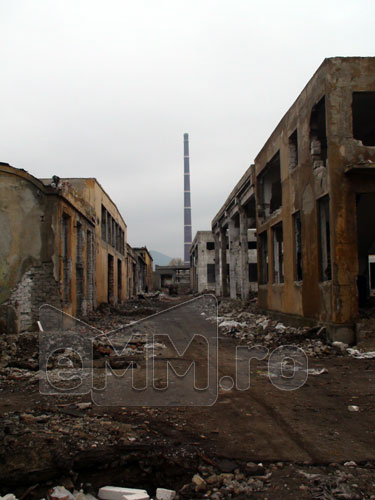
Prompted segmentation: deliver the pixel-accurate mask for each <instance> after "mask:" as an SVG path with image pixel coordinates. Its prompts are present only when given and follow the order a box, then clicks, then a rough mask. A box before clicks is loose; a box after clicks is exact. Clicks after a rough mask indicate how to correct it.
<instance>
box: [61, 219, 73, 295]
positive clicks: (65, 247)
mask: <svg viewBox="0 0 375 500" xmlns="http://www.w3.org/2000/svg"><path fill="white" fill-rule="evenodd" d="M70 240H71V235H70V217H69V215H67V214H63V217H62V265H63V299H64V302H65V303H69V302H70V300H71V280H72V260H71V250H70Z"/></svg>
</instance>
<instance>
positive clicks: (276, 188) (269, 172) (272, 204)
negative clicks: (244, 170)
mask: <svg viewBox="0 0 375 500" xmlns="http://www.w3.org/2000/svg"><path fill="white" fill-rule="evenodd" d="M258 189H259V192H258V195H259V200H260V204H259V206H258V215H259V217H260V218H263V219H267V218H268V217H269V216H270V215H271V214H272V213H273V212H275V211H276V210H278V209H279V208H280V207H281V202H282V190H281V176H280V152H278V153H277V154H276V155H275V156H274V157H273V158H272V160H271V161H269V162H268V163H267V165H266V167H265V168H264V170H263V172H262V173H261V174H259V177H258Z"/></svg>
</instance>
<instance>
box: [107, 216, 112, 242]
mask: <svg viewBox="0 0 375 500" xmlns="http://www.w3.org/2000/svg"><path fill="white" fill-rule="evenodd" d="M106 241H107V243H109V244H110V245H111V244H112V217H111V215H110V214H109V213H108V212H107V240H106Z"/></svg>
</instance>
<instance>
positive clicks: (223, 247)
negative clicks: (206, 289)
mask: <svg viewBox="0 0 375 500" xmlns="http://www.w3.org/2000/svg"><path fill="white" fill-rule="evenodd" d="M220 263H221V294H222V296H223V297H227V296H228V284H227V231H226V229H223V228H220Z"/></svg>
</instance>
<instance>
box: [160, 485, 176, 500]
mask: <svg viewBox="0 0 375 500" xmlns="http://www.w3.org/2000/svg"><path fill="white" fill-rule="evenodd" d="M175 497H176V492H175V491H174V490H166V489H164V488H158V489H157V490H156V500H173V499H174V498H175Z"/></svg>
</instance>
